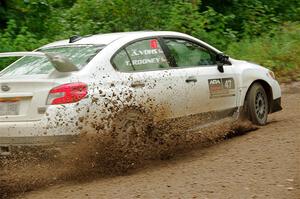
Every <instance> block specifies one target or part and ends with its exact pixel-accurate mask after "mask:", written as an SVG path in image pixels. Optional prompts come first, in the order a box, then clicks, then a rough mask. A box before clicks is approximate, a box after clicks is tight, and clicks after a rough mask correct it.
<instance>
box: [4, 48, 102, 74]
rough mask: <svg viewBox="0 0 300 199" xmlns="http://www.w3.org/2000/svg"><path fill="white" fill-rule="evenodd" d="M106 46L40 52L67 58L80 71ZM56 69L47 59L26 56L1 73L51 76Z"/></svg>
mask: <svg viewBox="0 0 300 199" xmlns="http://www.w3.org/2000/svg"><path fill="white" fill-rule="evenodd" d="M103 47H104V46H94V45H77V46H75V45H72V46H63V47H62V46H61V47H51V48H44V49H40V50H38V52H48V53H54V54H55V53H56V54H60V55H63V56H65V57H67V58H68V59H69V60H70V61H71V62H72V63H73V64H75V65H76V66H77V67H78V68H79V69H82V68H83V67H84V66H85V65H86V64H88V63H89V62H90V61H91V60H92V59H93V58H94V56H95V55H96V54H97V53H98V52H100V51H101V50H102V49H103ZM53 70H54V67H53V66H52V64H51V63H50V62H49V60H48V59H47V58H46V57H31V56H25V57H22V58H20V59H19V60H17V61H16V62H14V63H12V64H11V65H9V66H8V68H7V69H5V70H4V71H2V72H1V76H2V77H5V76H22V75H38V74H49V73H50V72H52V71H53Z"/></svg>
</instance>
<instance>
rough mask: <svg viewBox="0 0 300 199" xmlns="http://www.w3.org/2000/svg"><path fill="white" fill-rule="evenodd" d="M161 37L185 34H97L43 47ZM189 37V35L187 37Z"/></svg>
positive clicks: (137, 32)
mask: <svg viewBox="0 0 300 199" xmlns="http://www.w3.org/2000/svg"><path fill="white" fill-rule="evenodd" d="M160 35H177V36H183V35H185V34H183V33H179V32H172V31H136V32H118V33H105V34H96V35H90V36H82V38H81V39H79V40H78V41H75V42H73V43H69V39H66V40H61V41H56V42H53V43H50V44H47V45H45V46H43V47H42V48H47V47H53V46H61V45H62V46H63V45H73V44H75V45H76V44H77V45H78V44H82V45H83V44H94V45H108V44H110V43H111V42H113V41H115V40H117V39H120V38H124V37H130V38H139V37H140V38H142V37H148V36H160ZM185 36H187V35H185Z"/></svg>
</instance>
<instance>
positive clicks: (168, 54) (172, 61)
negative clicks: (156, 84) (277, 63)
mask: <svg viewBox="0 0 300 199" xmlns="http://www.w3.org/2000/svg"><path fill="white" fill-rule="evenodd" d="M158 41H159V44H160V46H161V48H162V50H163V51H164V54H165V56H166V58H167V60H168V63H169V66H170V68H173V67H178V65H177V63H176V60H175V58H174V57H173V56H172V54H171V51H170V49H169V48H168V46H167V45H166V43H165V41H164V38H163V37H158Z"/></svg>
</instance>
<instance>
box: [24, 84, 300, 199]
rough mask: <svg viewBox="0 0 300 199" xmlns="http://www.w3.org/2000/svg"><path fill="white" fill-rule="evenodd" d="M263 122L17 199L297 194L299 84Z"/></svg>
mask: <svg viewBox="0 0 300 199" xmlns="http://www.w3.org/2000/svg"><path fill="white" fill-rule="evenodd" d="M283 90H284V94H283V108H284V110H283V111H281V112H278V113H275V114H272V115H270V117H269V123H268V125H267V126H264V127H261V128H259V129H257V130H255V131H252V132H249V133H247V134H244V135H242V136H235V137H232V138H230V139H226V140H224V141H221V142H218V143H216V144H214V145H210V146H206V147H199V148H194V149H193V150H185V151H184V152H180V153H176V154H175V156H173V157H172V158H171V159H167V160H152V161H149V162H147V163H146V164H144V165H143V166H140V167H139V168H137V169H134V170H131V171H130V172H129V173H126V174H125V175H115V176H104V177H97V178H92V179H89V180H85V181H80V182H78V181H75V182H74V181H73V180H72V181H67V182H62V183H59V184H56V185H53V186H48V187H47V188H42V189H39V190H35V191H32V192H28V193H26V194H23V195H20V196H19V197H18V198H26V199H40V198H47V199H48V198H49V199H51V198H53V199H54V198H55V199H57V198H72V199H73V198H75V199H76V198H272V199H273V198H274V199H277V198H278V199H286V198H287V199H299V198H300V84H299V83H294V84H292V85H288V86H283Z"/></svg>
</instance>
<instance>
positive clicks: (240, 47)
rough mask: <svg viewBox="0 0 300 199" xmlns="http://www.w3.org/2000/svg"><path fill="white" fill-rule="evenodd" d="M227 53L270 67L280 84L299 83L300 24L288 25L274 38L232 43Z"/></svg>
mask: <svg viewBox="0 0 300 199" xmlns="http://www.w3.org/2000/svg"><path fill="white" fill-rule="evenodd" d="M227 53H228V54H229V55H231V56H232V57H235V58H238V59H243V60H248V61H252V62H255V63H258V64H261V65H263V66H265V67H268V68H269V69H271V70H273V71H274V72H275V74H276V76H277V78H278V80H279V81H280V82H290V81H299V80H300V56H299V55H300V24H299V23H294V24H286V25H284V26H283V27H282V28H281V30H280V31H277V32H275V33H273V34H272V36H263V37H260V38H255V39H244V40H242V41H240V42H236V43H232V44H230V45H229V46H228V49H227Z"/></svg>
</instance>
